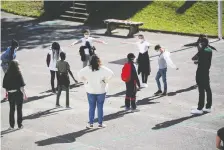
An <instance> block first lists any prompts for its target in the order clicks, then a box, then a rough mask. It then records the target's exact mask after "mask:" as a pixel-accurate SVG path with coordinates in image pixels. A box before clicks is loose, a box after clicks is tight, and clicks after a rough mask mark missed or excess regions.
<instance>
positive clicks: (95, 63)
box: [90, 55, 101, 71]
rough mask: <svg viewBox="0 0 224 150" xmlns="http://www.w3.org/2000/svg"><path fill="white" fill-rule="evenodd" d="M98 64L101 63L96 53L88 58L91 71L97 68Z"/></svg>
mask: <svg viewBox="0 0 224 150" xmlns="http://www.w3.org/2000/svg"><path fill="white" fill-rule="evenodd" d="M100 65H101V62H100V58H99V57H98V56H97V55H93V56H92V58H91V60H90V67H91V69H92V71H97V70H99V68H100Z"/></svg>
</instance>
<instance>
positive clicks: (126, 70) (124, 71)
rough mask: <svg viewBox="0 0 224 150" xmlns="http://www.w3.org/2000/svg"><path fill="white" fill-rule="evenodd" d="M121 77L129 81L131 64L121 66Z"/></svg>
mask: <svg viewBox="0 0 224 150" xmlns="http://www.w3.org/2000/svg"><path fill="white" fill-rule="evenodd" d="M121 79H122V80H123V81H124V82H129V81H130V80H131V64H130V63H126V64H124V67H123V68H122V72H121Z"/></svg>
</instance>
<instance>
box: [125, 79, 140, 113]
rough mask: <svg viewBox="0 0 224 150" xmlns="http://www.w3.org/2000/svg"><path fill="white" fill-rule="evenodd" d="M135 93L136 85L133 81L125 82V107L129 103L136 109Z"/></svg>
mask: <svg viewBox="0 0 224 150" xmlns="http://www.w3.org/2000/svg"><path fill="white" fill-rule="evenodd" d="M136 93H137V87H136V83H135V82H134V81H129V82H127V83H126V97H125V107H126V108H130V103H131V107H132V109H136V103H135V102H136Z"/></svg>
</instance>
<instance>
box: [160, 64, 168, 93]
mask: <svg viewBox="0 0 224 150" xmlns="http://www.w3.org/2000/svg"><path fill="white" fill-rule="evenodd" d="M166 72H167V69H166V68H165V69H161V75H162V79H163V84H164V91H163V93H166V92H167V81H166Z"/></svg>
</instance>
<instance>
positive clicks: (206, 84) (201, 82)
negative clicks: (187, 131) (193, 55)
mask: <svg viewBox="0 0 224 150" xmlns="http://www.w3.org/2000/svg"><path fill="white" fill-rule="evenodd" d="M201 45H202V48H201V50H199V52H198V53H197V57H198V68H197V71H196V83H197V85H198V91H199V102H198V108H197V109H195V110H192V111H191V113H192V114H202V113H203V111H204V112H211V106H212V91H211V87H210V77H209V70H210V67H211V61H212V49H211V48H210V47H209V46H208V40H207V39H206V38H204V39H202V41H201ZM205 92H206V94H207V104H206V107H205V109H203V108H204V101H205Z"/></svg>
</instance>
